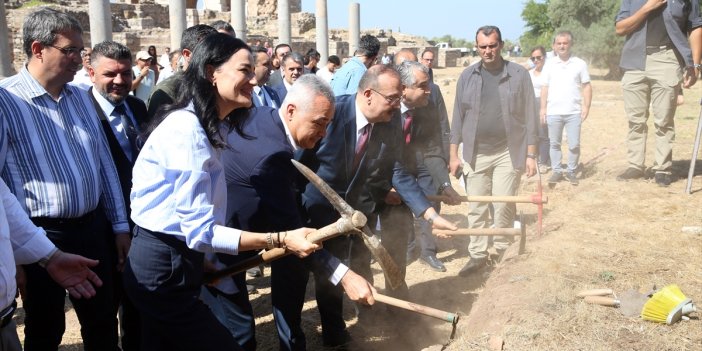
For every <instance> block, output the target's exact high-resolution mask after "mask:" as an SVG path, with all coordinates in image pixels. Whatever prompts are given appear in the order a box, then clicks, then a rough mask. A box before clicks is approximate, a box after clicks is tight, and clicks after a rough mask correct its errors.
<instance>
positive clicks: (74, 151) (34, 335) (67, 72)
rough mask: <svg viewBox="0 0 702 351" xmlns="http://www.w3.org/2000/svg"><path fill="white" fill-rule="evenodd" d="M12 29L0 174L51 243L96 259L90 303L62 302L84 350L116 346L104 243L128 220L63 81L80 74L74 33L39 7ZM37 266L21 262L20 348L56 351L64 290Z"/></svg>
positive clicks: (1, 101) (74, 26) (92, 126)
mask: <svg viewBox="0 0 702 351" xmlns="http://www.w3.org/2000/svg"><path fill="white" fill-rule="evenodd" d="M22 31H23V37H24V38H23V47H24V51H25V53H26V54H27V57H28V63H27V64H26V65H25V66H24V67H23V68H22V70H21V71H20V72H19V73H18V74H16V75H14V76H12V77H10V78H7V79H5V80H3V81H2V82H0V88H4V89H5V90H3V89H0V120H2V121H3V123H2V124H0V169H1V170H2V173H1V176H2V178H3V180H4V181H5V183H6V184H7V186H8V188H9V189H10V191H11V192H12V193H13V194H14V195H15V196H16V197H17V200H18V201H19V203H20V204H21V205H22V208H23V210H24V211H26V212H27V213H28V215H29V217H30V218H31V220H32V222H33V223H34V224H35V225H36V226H39V227H42V228H43V229H44V230H45V231H46V236H47V237H48V238H49V239H50V240H51V241H52V242H53V243H54V244H55V245H56V247H58V248H59V249H60V250H61V251H63V252H69V253H73V254H78V255H81V256H85V257H88V258H91V259H94V260H99V262H100V263H99V264H98V265H97V266H95V267H94V268H93V271H94V272H95V273H97V275H98V277H99V278H100V279H101V280H102V282H103V285H102V286H101V287H98V288H96V289H95V290H96V294H95V297H93V298H92V299H91V300H87V301H86V300H82V299H75V298H71V301H72V303H73V306H74V308H75V311H76V314H77V315H78V320H79V321H80V324H81V336H82V337H83V345H84V347H85V349H86V350H106V351H110V350H118V346H117V316H116V314H115V313H113V312H114V307H113V306H114V300H113V291H114V287H113V286H114V282H113V271H114V264H115V262H114V261H115V258H114V257H115V256H117V257H120V258H123V257H125V255H126V252H118V253H115V252H114V251H115V250H114V246H115V244H110V241H115V242H121V241H123V240H121V239H123V238H124V237H121V236H127V235H129V223H128V222H127V213H126V210H125V205H124V201H123V199H122V192H121V189H120V185H119V184H120V181H119V177H118V175H117V171H116V169H115V165H114V163H113V161H112V157H111V155H110V149H109V147H108V143H107V139H106V137H105V133H104V132H103V130H102V127H101V126H100V121H99V119H98V118H96V116H95V109H94V108H93V105H92V102H91V101H90V98H89V96H88V93H87V91H85V90H82V89H80V88H77V87H75V86H72V85H70V84H67V83H68V82H70V81H71V80H72V79H73V76H74V75H75V73H76V71H77V70H78V69H79V68H80V64H81V51H83V38H82V34H83V30H82V29H81V26H80V24H79V23H78V21H77V20H76V19H75V18H74V17H71V16H69V15H67V14H65V13H62V12H59V11H56V10H53V9H50V8H41V9H39V10H36V11H34V12H32V13H30V14H29V15H28V16H27V18H26V19H25V21H24V25H23V29H22ZM110 225H111V226H112V228H110ZM110 229H112V230H110ZM50 258H51V257H50V255H49V256H47V257H45V259H50ZM42 260H44V259H42ZM42 260H40V262H39V263H33V264H27V265H24V266H22V267H23V268H24V271H25V274H26V289H25V291H26V294H25V295H24V310H25V312H26V318H25V343H24V348H25V350H28V351H32V350H56V349H58V346H59V344H60V342H61V338H62V336H63V332H64V329H65V315H64V304H65V298H66V290H65V289H64V287H62V286H60V285H59V284H57V283H56V282H54V281H53V280H52V279H51V277H50V276H49V275H48V274H47V272H46V270H44V268H42V264H41V262H42ZM69 292H70V289H69Z"/></svg>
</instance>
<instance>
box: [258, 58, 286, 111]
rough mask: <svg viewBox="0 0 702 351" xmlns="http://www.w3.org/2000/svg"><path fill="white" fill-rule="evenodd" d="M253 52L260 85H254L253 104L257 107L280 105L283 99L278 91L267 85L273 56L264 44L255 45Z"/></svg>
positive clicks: (276, 106) (275, 106)
mask: <svg viewBox="0 0 702 351" xmlns="http://www.w3.org/2000/svg"><path fill="white" fill-rule="evenodd" d="M251 52H253V55H254V61H255V62H254V73H255V75H256V82H258V85H257V86H255V87H254V94H253V95H254V96H253V97H252V98H251V101H252V102H253V105H254V106H256V107H261V106H268V107H272V108H278V107H280V102H281V100H280V97H279V96H278V93H276V92H275V90H273V88H271V87H269V86H266V85H265V84H266V83H267V82H268V79H269V78H270V76H271V57H270V56H268V51H266V48H264V47H262V46H254V47H252V48H251Z"/></svg>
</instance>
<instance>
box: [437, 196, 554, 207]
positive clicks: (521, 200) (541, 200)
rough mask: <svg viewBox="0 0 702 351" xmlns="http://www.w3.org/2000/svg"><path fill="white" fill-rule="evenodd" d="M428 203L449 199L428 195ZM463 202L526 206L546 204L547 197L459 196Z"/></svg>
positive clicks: (447, 198)
mask: <svg viewBox="0 0 702 351" xmlns="http://www.w3.org/2000/svg"><path fill="white" fill-rule="evenodd" d="M427 200H429V201H434V202H436V201H442V202H448V200H449V197H448V196H446V195H429V196H427ZM461 201H463V202H509V203H526V204H536V205H541V204H547V203H548V196H541V195H540V194H532V195H527V196H461Z"/></svg>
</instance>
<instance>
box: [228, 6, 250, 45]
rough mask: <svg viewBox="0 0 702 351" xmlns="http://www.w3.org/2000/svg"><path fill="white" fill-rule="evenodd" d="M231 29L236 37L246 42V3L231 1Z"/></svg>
mask: <svg viewBox="0 0 702 351" xmlns="http://www.w3.org/2000/svg"><path fill="white" fill-rule="evenodd" d="M231 7H232V27H234V31H235V32H236V37H237V38H239V39H241V40H243V41H246V1H245V0H232V6H231Z"/></svg>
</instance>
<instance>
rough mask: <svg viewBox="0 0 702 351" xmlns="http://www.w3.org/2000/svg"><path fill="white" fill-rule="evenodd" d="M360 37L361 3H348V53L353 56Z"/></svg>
mask: <svg viewBox="0 0 702 351" xmlns="http://www.w3.org/2000/svg"><path fill="white" fill-rule="evenodd" d="M360 39H361V4H359V3H357V2H352V3H351V4H349V55H350V56H353V55H354V53H355V52H356V50H357V49H358V41H359V40H360Z"/></svg>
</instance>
